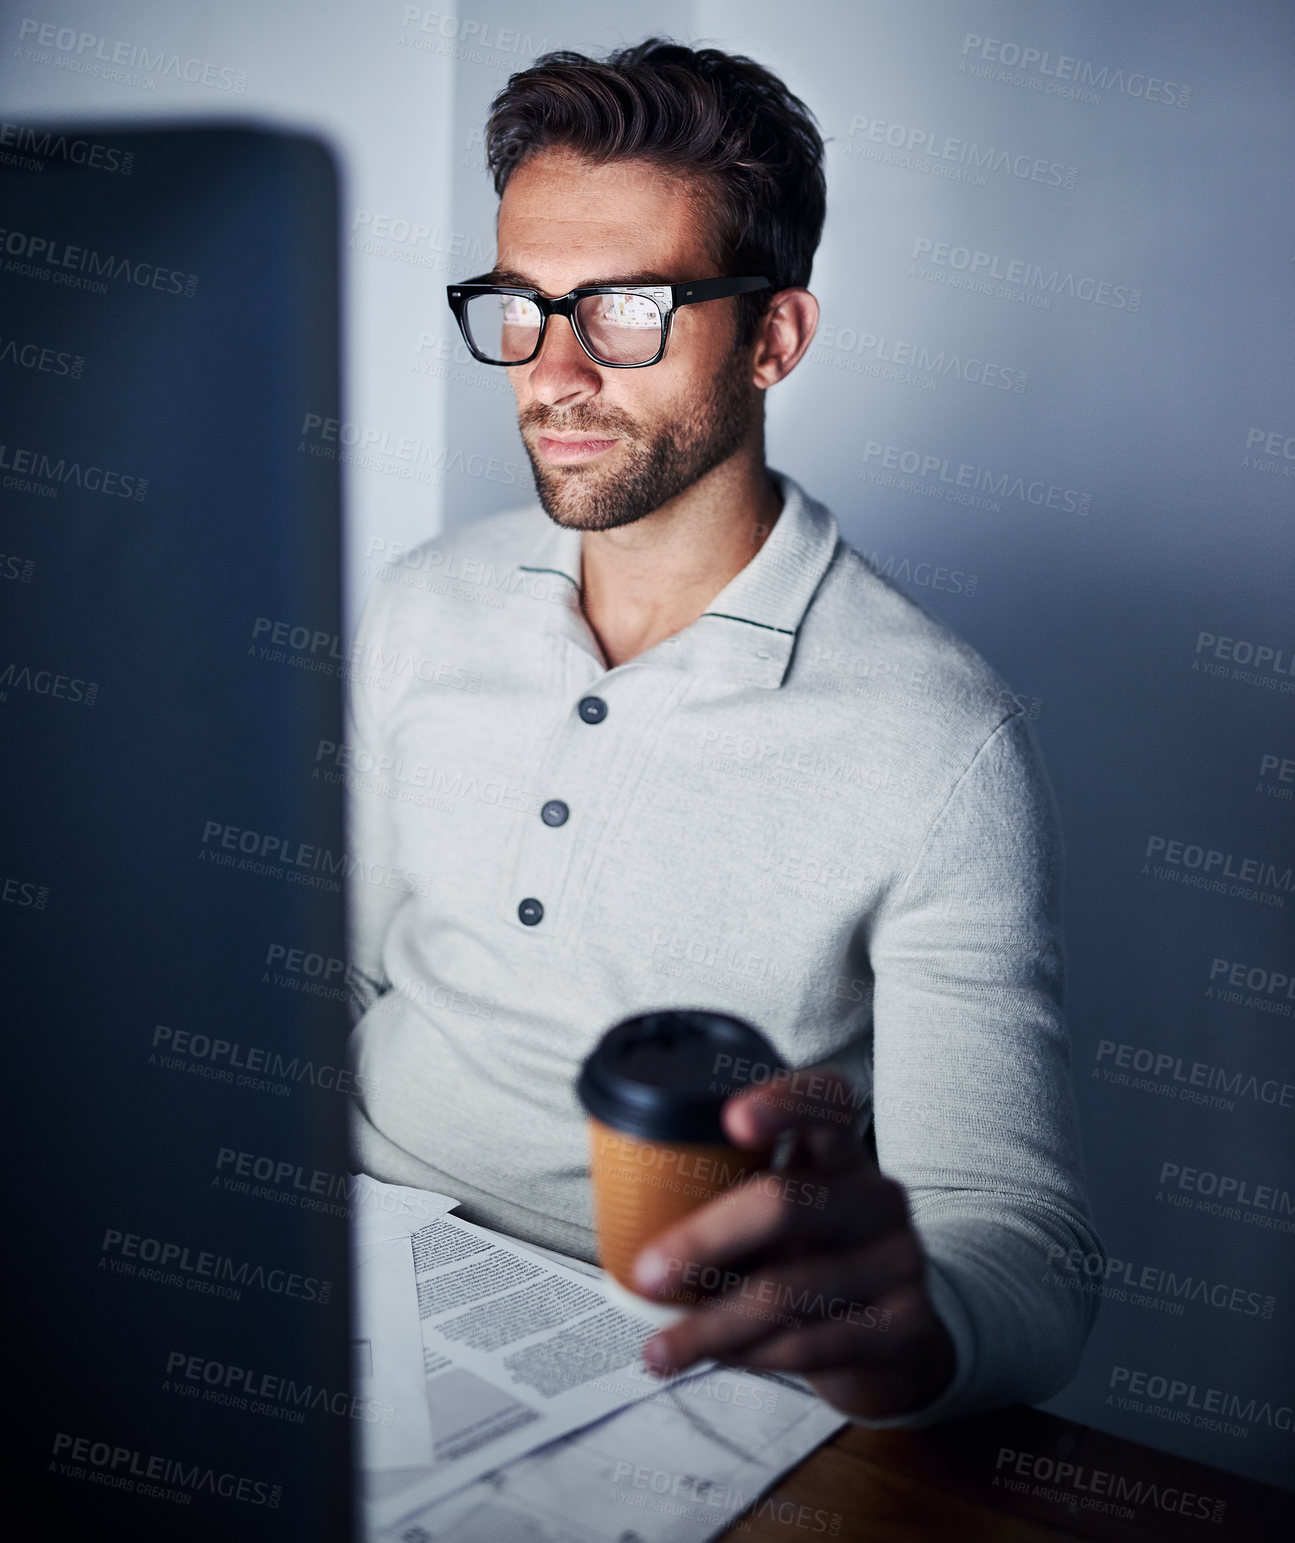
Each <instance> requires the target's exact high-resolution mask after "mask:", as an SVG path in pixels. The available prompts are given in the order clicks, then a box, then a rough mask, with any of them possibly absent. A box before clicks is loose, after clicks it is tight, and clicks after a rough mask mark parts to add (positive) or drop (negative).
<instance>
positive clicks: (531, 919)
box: [517, 900, 544, 927]
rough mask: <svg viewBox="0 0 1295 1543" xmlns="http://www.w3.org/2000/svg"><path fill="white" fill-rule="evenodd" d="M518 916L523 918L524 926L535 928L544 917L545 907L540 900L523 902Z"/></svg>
mask: <svg viewBox="0 0 1295 1543" xmlns="http://www.w3.org/2000/svg"><path fill="white" fill-rule="evenodd" d="M517 914H518V916H519V917H521V921H522V926H524V927H534V926H535V925H536V924H537V923H538V922H539V921H540V920H541V919H542V917H543V915H544V907H543V906H542V905H541V904H540V903H539V901H538V900H523V901H522V903H521V905H519V906H518V907H517Z"/></svg>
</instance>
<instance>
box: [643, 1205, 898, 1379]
mask: <svg viewBox="0 0 1295 1543" xmlns="http://www.w3.org/2000/svg"><path fill="white" fill-rule="evenodd" d="M921 1269H922V1259H921V1253H920V1251H919V1250H918V1249H917V1248H916V1246H915V1245H914V1244H913V1243H912V1242H911V1240H910V1239H909V1238H907V1237H906V1236H905V1235H899V1236H896V1237H894V1238H887V1239H884V1240H883V1241H882V1242H880V1243H873V1244H871V1245H869V1246H868V1247H866V1248H864V1249H857V1250H855V1251H853V1252H851V1253H845V1254H829V1255H820V1256H818V1257H816V1258H814V1259H806V1260H803V1261H793V1262H789V1263H788V1264H786V1265H784V1266H781V1267H775V1268H770V1269H765V1270H762V1271H760V1272H759V1273H758V1274H755V1275H750V1276H738V1278H737V1280H736V1281H733V1282H729V1283H727V1285H726V1289H725V1290H724V1292H723V1293H722V1295H719V1296H716V1297H714V1298H712V1299H711V1300H709V1301H707V1302H706V1303H705V1305H704V1306H701V1307H699V1308H698V1310H697V1311H696V1312H691V1313H688V1314H687V1315H686V1317H684V1318H683V1319H681V1320H680V1321H679V1322H678V1323H675V1324H671V1326H670V1327H669V1328H668V1329H665V1330H663V1331H662V1332H661V1333H659V1334H657V1335H654V1336H653V1338H652V1339H651V1340H649V1341H648V1343H647V1345H645V1346H644V1356H645V1359H646V1360H647V1362H648V1364H649V1365H657V1366H672V1367H684V1366H691V1365H692V1363H693V1362H694V1361H698V1360H702V1359H714V1360H719V1361H723V1360H732V1359H733V1358H734V1357H735V1356H742V1355H746V1354H747V1353H749V1352H750V1351H751V1350H752V1348H753V1347H755V1346H756V1345H759V1344H761V1343H763V1342H765V1341H768V1340H774V1339H781V1338H782V1337H783V1336H784V1335H785V1334H787V1333H788V1332H789V1331H793V1332H794V1331H799V1330H800V1329H802V1328H803V1327H804V1326H805V1325H807V1324H814V1323H822V1322H827V1323H831V1324H833V1325H837V1326H842V1327H845V1328H848V1329H850V1330H852V1331H853V1332H854V1333H855V1334H858V1335H861V1336H862V1337H863V1338H865V1339H868V1338H871V1334H868V1333H864V1332H863V1331H866V1330H871V1331H875V1332H876V1333H877V1334H878V1335H881V1336H882V1337H885V1338H886V1339H887V1346H889V1344H890V1343H891V1342H890V1339H889V1331H890V1328H891V1319H890V1317H889V1315H887V1314H886V1313H885V1312H884V1311H882V1310H881V1309H880V1308H879V1307H878V1306H877V1303H878V1300H879V1299H891V1298H894V1297H895V1296H896V1295H897V1294H899V1293H902V1292H904V1291H905V1290H906V1289H907V1288H909V1287H910V1286H912V1285H914V1284H915V1283H916V1282H918V1281H920V1279H921ZM888 1353H889V1352H888V1349H883V1350H882V1351H881V1352H880V1354H881V1355H882V1356H883V1357H884V1356H885V1355H887V1354H888Z"/></svg>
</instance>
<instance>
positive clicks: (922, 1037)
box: [859, 714, 1102, 1426]
mask: <svg viewBox="0 0 1295 1543" xmlns="http://www.w3.org/2000/svg"><path fill="white" fill-rule="evenodd" d="M1060 866H1061V864H1060V843H1059V837H1058V834H1057V827H1056V818H1055V813H1054V809H1053V805H1052V800H1051V795H1050V792H1049V789H1048V786H1047V783H1046V780H1045V778H1044V775H1043V772H1042V769H1041V767H1040V765H1039V762H1038V758H1037V756H1036V754H1035V751H1034V748H1033V745H1032V742H1031V740H1030V737H1029V734H1028V730H1027V729H1026V726H1025V723H1024V720H1023V718H1022V717H1021V716H1020V715H1019V714H1016V715H1013V716H1012V717H1009V718H1008V719H1007V720H1006V721H1005V722H1003V723H1002V724H1000V725H999V727H998V728H997V729H996V730H995V731H994V733H993V734H992V735H991V736H990V737H989V738H988V740H987V741H986V742H985V743H984V744H983V745H982V746H981V748H980V750H979V752H978V754H977V755H976V757H975V759H974V761H973V763H972V764H971V765H970V766H969V767H968V769H967V770H966V772H965V773H964V774H963V776H962V777H961V779H960V780H959V781H958V783H957V784H956V786H955V787H954V789H953V791H952V793H951V795H950V797H949V798H948V800H947V802H946V803H945V805H944V807H943V809H942V810H941V811H940V812H939V814H938V816H937V817H936V819H935V821H934V823H933V825H932V827H931V829H930V830H929V832H928V834H927V837H926V839H925V841H924V843H923V845H922V848H921V850H920V852H919V854H918V856H917V859H916V861H915V863H914V864H913V866H912V868H911V870H910V871H909V873H908V874H907V876H906V877H905V879H904V881H903V882H902V884H900V885H899V886H898V888H897V889H896V891H895V892H894V893H893V895H892V896H891V898H890V899H889V901H888V902H887V904H886V905H885V906H884V907H883V909H882V912H881V914H880V916H879V917H878V920H877V924H876V926H875V928H874V930H873V936H872V938H871V941H870V955H871V959H872V966H873V970H874V974H875V981H876V988H875V998H874V1034H875V1041H874V1063H873V1064H874V1116H875V1121H876V1137H877V1151H878V1157H879V1160H880V1163H881V1167H882V1169H883V1171H884V1172H886V1173H887V1174H889V1175H891V1176H892V1177H894V1178H896V1179H898V1180H900V1181H901V1182H902V1183H903V1184H904V1185H906V1186H907V1188H908V1191H909V1197H910V1204H911V1208H912V1214H913V1219H914V1225H915V1227H916V1229H917V1231H918V1234H919V1236H920V1237H921V1239H922V1242H923V1244H924V1246H925V1249H926V1251H927V1256H928V1260H929V1264H930V1274H929V1278H928V1284H929V1288H930V1291H931V1295H932V1298H933V1301H934V1303H935V1306H936V1310H937V1312H938V1313H939V1314H940V1316H941V1318H942V1319H943V1320H944V1322H945V1324H946V1326H947V1327H948V1329H949V1332H950V1334H951V1336H952V1338H953V1341H954V1344H955V1347H956V1351H957V1371H956V1373H955V1377H954V1381H953V1383H952V1384H951V1385H950V1387H949V1388H948V1389H947V1390H946V1391H945V1393H944V1394H943V1395H941V1396H940V1398H939V1399H938V1400H936V1401H935V1402H934V1403H932V1404H930V1405H928V1406H927V1407H926V1408H924V1409H922V1410H919V1411H915V1412H913V1413H910V1414H908V1415H905V1416H900V1417H897V1418H895V1419H893V1420H885V1421H860V1422H859V1423H861V1424H867V1425H881V1426H887V1425H896V1426H902V1425H923V1424H928V1423H930V1422H932V1421H934V1420H936V1419H943V1418H947V1417H949V1416H952V1415H956V1414H966V1413H971V1412H973V1411H975V1410H978V1409H982V1408H990V1407H993V1406H997V1405H1001V1404H1003V1403H1007V1402H1011V1401H1015V1400H1022V1401H1026V1402H1037V1401H1039V1400H1041V1399H1044V1398H1047V1397H1049V1396H1050V1395H1051V1394H1053V1393H1055V1392H1056V1391H1057V1390H1058V1389H1059V1388H1060V1387H1061V1386H1062V1385H1064V1383H1065V1382H1066V1381H1068V1380H1069V1378H1070V1376H1071V1375H1073V1372H1074V1369H1075V1366H1076V1364H1077V1362H1078V1359H1079V1355H1080V1352H1081V1350H1082V1348H1083V1344H1084V1341H1085V1339H1086V1337H1087V1334H1088V1331H1089V1329H1090V1328H1091V1325H1092V1319H1093V1316H1094V1312H1095V1301H1094V1300H1093V1299H1092V1298H1090V1297H1088V1296H1086V1295H1084V1294H1083V1293H1081V1292H1076V1291H1072V1290H1068V1289H1065V1288H1063V1287H1061V1286H1059V1285H1055V1284H1049V1282H1052V1281H1054V1280H1055V1279H1056V1276H1055V1275H1054V1273H1053V1270H1052V1266H1053V1264H1054V1263H1055V1261H1056V1259H1057V1258H1058V1257H1060V1256H1059V1254H1058V1253H1057V1250H1061V1251H1063V1252H1069V1251H1070V1250H1071V1249H1079V1250H1080V1251H1081V1252H1083V1253H1085V1254H1093V1253H1097V1254H1100V1253H1101V1248H1102V1246H1101V1243H1100V1240H1099V1239H1098V1237H1097V1234H1096V1232H1095V1230H1094V1227H1093V1223H1092V1220H1091V1217H1090V1215H1089V1210H1088V1201H1087V1195H1086V1188H1085V1182H1084V1175H1083V1167H1082V1159H1081V1154H1080V1146H1079V1134H1078V1128H1077V1119H1076V1114H1075V1108H1074V1099H1073V1093H1072V1090H1071V1086H1070V1080H1069V1043H1068V1036H1067V1032H1066V1027H1065V1022H1064V1019H1063V1016H1062V1008H1061V999H1062V974H1063V961H1062V949H1061V941H1060V924H1059V890H1060Z"/></svg>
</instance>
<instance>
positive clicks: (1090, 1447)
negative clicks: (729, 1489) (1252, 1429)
mask: <svg viewBox="0 0 1295 1543" xmlns="http://www.w3.org/2000/svg"><path fill="white" fill-rule="evenodd" d="M1005 1454H1014V1455H1005ZM1060 1464H1069V1465H1071V1467H1070V1468H1069V1469H1064V1470H1063V1469H1059V1468H1058V1465H1060ZM1102 1507H1105V1508H1106V1509H1102ZM1184 1513H1185V1514H1184ZM833 1527H835V1528H836V1529H837V1530H836V1531H835V1532H833V1531H832V1528H833ZM827 1537H836V1538H839V1539H841V1540H842V1543H849V1540H852V1539H865V1538H866V1539H868V1540H870V1543H928V1540H939V1543H945V1540H952V1543H1045V1540H1048V1539H1054V1538H1065V1539H1073V1538H1083V1539H1093V1538H1096V1539H1112V1540H1115V1543H1126V1540H1127V1543H1137V1540H1142V1539H1161V1538H1175V1539H1177V1538H1183V1539H1199V1540H1200V1543H1213V1540H1226V1543H1265V1540H1267V1539H1269V1538H1272V1539H1277V1538H1280V1539H1281V1540H1282V1543H1289V1540H1290V1539H1293V1538H1295V1494H1293V1493H1288V1492H1287V1491H1285V1490H1280V1489H1274V1488H1270V1487H1269V1486H1268V1485H1264V1484H1256V1483H1254V1482H1253V1481H1252V1480H1249V1479H1242V1478H1237V1477H1236V1476H1235V1475H1233V1474H1229V1473H1223V1472H1222V1471H1220V1470H1219V1469H1217V1468H1209V1467H1206V1466H1205V1465H1204V1464H1202V1463H1193V1462H1189V1461H1187V1460H1186V1459H1185V1458H1180V1457H1173V1456H1170V1455H1168V1454H1167V1453H1164V1452H1159V1451H1156V1450H1155V1449H1154V1448H1152V1447H1144V1446H1140V1445H1138V1444H1137V1443H1136V1442H1132V1441H1124V1440H1121V1439H1120V1438H1119V1437H1117V1436H1108V1435H1106V1434H1104V1433H1103V1432H1101V1431H1096V1430H1092V1429H1090V1428H1089V1427H1088V1426H1086V1425H1076V1424H1074V1423H1073V1422H1072V1421H1070V1420H1062V1419H1059V1418H1057V1416H1055V1415H1050V1414H1044V1413H1042V1412H1040V1411H1039V1410H1037V1409H1029V1408H1026V1407H1025V1406H1023V1405H1016V1406H1014V1407H1012V1408H1010V1409H1004V1410H1001V1411H998V1412H996V1413H994V1414H990V1415H982V1416H979V1417H978V1418H976V1419H971V1420H959V1421H953V1422H950V1423H949V1424H947V1425H941V1426H937V1427H935V1428H934V1429H932V1430H927V1431H866V1430H862V1429H861V1428H860V1427H858V1426H847V1427H846V1428H845V1429H844V1430H842V1431H839V1432H838V1433H837V1434H836V1435H835V1436H834V1437H833V1438H832V1439H831V1440H830V1441H828V1442H827V1443H826V1444H825V1445H823V1446H821V1447H820V1448H819V1449H818V1451H817V1452H815V1453H813V1454H812V1455H811V1456H810V1457H808V1458H807V1459H806V1460H805V1461H804V1462H803V1463H801V1465H800V1466H799V1467H798V1468H795V1469H793V1470H792V1471H791V1472H790V1473H789V1474H787V1475H786V1477H785V1478H784V1479H783V1480H782V1482H781V1483H779V1484H778V1485H776V1486H775V1487H774V1488H773V1489H772V1490H770V1491H768V1492H767V1494H766V1495H765V1496H764V1497H762V1499H761V1500H760V1501H759V1502H757V1504H756V1505H754V1506H752V1507H751V1508H750V1509H749V1510H748V1511H747V1513H746V1514H745V1516H744V1517H742V1518H739V1520H738V1521H737V1522H735V1523H734V1524H733V1526H732V1527H730V1528H729V1530H728V1531H727V1532H725V1533H724V1534H723V1538H724V1540H725V1543H797V1540H800V1539H804V1540H805V1543H815V1540H816V1539H818V1538H827Z"/></svg>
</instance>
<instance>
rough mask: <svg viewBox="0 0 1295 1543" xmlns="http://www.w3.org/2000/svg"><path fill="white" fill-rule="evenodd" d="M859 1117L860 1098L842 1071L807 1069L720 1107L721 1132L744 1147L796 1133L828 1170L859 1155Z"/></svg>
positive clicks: (749, 1090) (764, 1144)
mask: <svg viewBox="0 0 1295 1543" xmlns="http://www.w3.org/2000/svg"><path fill="white" fill-rule="evenodd" d="M861 1113H862V1100H861V1098H860V1095H859V1094H858V1092H857V1091H856V1089H855V1088H854V1085H853V1084H852V1083H851V1082H850V1081H849V1079H848V1078H847V1077H846V1076H845V1075H844V1073H842V1072H839V1071H837V1070H835V1069H834V1068H831V1067H823V1068H817V1069H808V1068H806V1069H802V1070H801V1071H797V1072H794V1073H792V1074H790V1075H789V1076H788V1077H785V1078H777V1079H770V1080H769V1081H768V1082H763V1083H760V1084H759V1085H758V1086H755V1087H749V1088H744V1089H743V1090H742V1091H741V1092H740V1093H735V1094H734V1095H733V1096H732V1097H731V1098H730V1099H729V1100H728V1101H727V1102H726V1103H725V1105H724V1128H725V1130H726V1131H727V1132H728V1135H729V1136H730V1138H731V1139H732V1140H734V1141H735V1142H736V1143H737V1144H738V1145H739V1146H741V1147H743V1148H746V1149H750V1148H759V1147H767V1146H771V1145H773V1143H774V1142H776V1141H777V1139H778V1137H779V1136H780V1135H782V1134H783V1133H784V1132H786V1131H794V1132H799V1133H801V1136H802V1140H804V1141H805V1142H806V1143H807V1145H808V1147H809V1150H810V1152H811V1153H812V1155H813V1158H814V1160H815V1161H816V1162H819V1163H822V1164H823V1165H824V1166H829V1167H830V1166H835V1165H837V1164H839V1163H843V1162H849V1161H853V1160H855V1159H856V1158H857V1157H858V1155H859V1151H860V1148H859V1125H860V1117H861Z"/></svg>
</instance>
